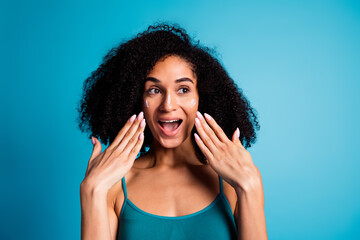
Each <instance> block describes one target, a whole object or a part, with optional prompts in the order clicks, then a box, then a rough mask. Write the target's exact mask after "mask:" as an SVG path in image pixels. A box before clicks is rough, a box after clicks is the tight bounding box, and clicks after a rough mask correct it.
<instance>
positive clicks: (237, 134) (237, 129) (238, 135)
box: [236, 128, 240, 138]
mask: <svg viewBox="0 0 360 240" xmlns="http://www.w3.org/2000/svg"><path fill="white" fill-rule="evenodd" d="M236 137H237V138H239V137H240V130H239V128H236Z"/></svg>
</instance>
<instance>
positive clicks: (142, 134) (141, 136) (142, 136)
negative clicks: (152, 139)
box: [139, 132, 144, 140]
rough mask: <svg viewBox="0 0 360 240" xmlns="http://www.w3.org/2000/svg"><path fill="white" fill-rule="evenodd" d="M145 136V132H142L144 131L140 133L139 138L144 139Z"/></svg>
mask: <svg viewBox="0 0 360 240" xmlns="http://www.w3.org/2000/svg"><path fill="white" fill-rule="evenodd" d="M143 138H144V132H142V133H141V134H140V136H139V140H143Z"/></svg>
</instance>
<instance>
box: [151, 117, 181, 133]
mask: <svg viewBox="0 0 360 240" xmlns="http://www.w3.org/2000/svg"><path fill="white" fill-rule="evenodd" d="M171 120H182V119H181V118H161V119H159V120H158V121H157V125H158V127H159V128H160V130H161V133H162V135H165V136H166V137H173V136H175V135H176V134H178V132H179V131H180V129H181V128H182V125H183V122H184V120H182V121H181V123H180V125H179V126H178V128H177V129H175V130H174V131H168V130H166V129H165V128H163V127H162V126H161V124H160V123H159V121H171Z"/></svg>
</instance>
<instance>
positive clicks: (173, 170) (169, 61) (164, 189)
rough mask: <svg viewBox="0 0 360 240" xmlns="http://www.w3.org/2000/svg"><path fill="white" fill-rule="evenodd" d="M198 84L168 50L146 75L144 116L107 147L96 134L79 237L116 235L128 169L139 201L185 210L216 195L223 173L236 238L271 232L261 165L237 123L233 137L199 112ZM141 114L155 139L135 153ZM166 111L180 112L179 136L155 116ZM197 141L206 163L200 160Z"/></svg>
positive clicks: (170, 212) (163, 210)
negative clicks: (241, 136)
mask: <svg viewBox="0 0 360 240" xmlns="http://www.w3.org/2000/svg"><path fill="white" fill-rule="evenodd" d="M196 84H197V79H196V76H195V75H194V73H193V71H192V68H191V65H190V64H188V63H187V62H186V61H185V60H183V59H182V58H180V57H178V56H166V57H164V58H163V59H161V60H160V61H158V63H157V64H156V65H155V66H154V68H153V69H152V71H150V73H149V74H148V76H146V82H145V91H144V93H143V101H144V105H143V114H144V116H143V115H142V113H140V114H139V115H138V116H137V117H136V118H135V117H132V118H130V119H129V121H128V122H127V123H126V124H125V126H124V127H123V129H121V130H120V132H119V134H118V136H117V137H116V138H115V140H114V142H113V143H112V144H111V145H110V146H109V147H108V148H107V149H106V150H105V151H104V152H103V153H101V144H100V142H99V141H98V140H97V139H96V138H94V143H95V144H94V149H93V153H92V156H91V158H90V160H89V164H88V169H87V171H86V175H85V178H84V180H83V182H82V184H81V187H80V196H81V207H82V239H116V232H117V224H118V219H119V216H120V212H121V208H122V205H123V202H124V195H123V188H122V183H121V178H122V177H124V176H125V179H126V185H127V190H128V198H129V199H130V200H131V201H132V202H133V203H134V204H135V205H136V206H138V207H139V208H140V209H142V210H143V211H146V212H149V213H152V214H155V215H161V216H183V215H188V214H191V213H194V212H197V211H200V210H201V209H203V208H205V207H206V206H208V205H209V204H210V203H211V202H212V201H213V200H214V199H215V198H216V196H217V195H218V194H219V183H218V175H219V176H221V177H222V178H223V179H224V182H223V184H224V193H225V196H226V198H227V199H228V201H229V204H230V206H231V208H232V211H233V213H234V216H235V219H236V222H237V227H238V229H239V233H240V234H239V236H238V239H267V234H266V226H265V216H264V197H263V188H262V182H261V176H260V173H259V171H258V169H257V168H256V166H255V165H254V164H253V162H252V159H251V156H250V154H249V153H248V152H247V151H246V150H245V149H244V147H243V146H242V145H241V142H240V141H239V137H238V136H239V134H240V133H239V131H238V130H235V132H234V135H233V138H232V139H231V140H230V139H228V138H227V137H226V135H225V134H224V132H223V131H222V129H221V128H220V127H219V126H218V125H217V123H216V121H215V120H214V119H212V118H211V116H209V115H207V114H205V117H204V116H203V115H202V114H201V113H199V112H197V110H198V103H199V96H198V92H197V85H196ZM144 117H145V119H146V124H147V126H148V127H149V128H150V130H151V132H152V134H153V137H154V141H153V143H152V145H151V147H150V150H149V152H148V153H147V154H146V155H144V156H142V157H141V158H138V159H137V160H136V161H134V160H135V157H136V155H137V153H138V152H139V150H140V147H141V145H142V143H143V135H142V134H143V130H144V127H145V120H144V119H143V118H144ZM164 118H165V119H182V124H181V126H180V127H179V131H178V133H177V134H176V135H175V136H168V135H166V134H164V132H163V131H162V130H161V128H160V127H159V124H158V120H159V119H164ZM194 126H195V127H196V129H197V131H198V133H199V135H195V139H196V143H194V142H192V140H191V130H192V128H193V127H194ZM194 144H197V145H198V146H199V148H200V149H201V151H202V152H203V153H204V155H205V156H206V158H207V160H208V162H209V164H207V165H203V164H202V163H200V162H199V160H198V159H197V157H196V154H195V148H194V147H195V146H194ZM154 176H156V178H155V177H154ZM154 202H156V203H157V204H153V203H154Z"/></svg>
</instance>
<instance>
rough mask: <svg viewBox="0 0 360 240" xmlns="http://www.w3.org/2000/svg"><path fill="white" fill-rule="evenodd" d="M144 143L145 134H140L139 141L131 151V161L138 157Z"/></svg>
mask: <svg viewBox="0 0 360 240" xmlns="http://www.w3.org/2000/svg"><path fill="white" fill-rule="evenodd" d="M143 143H144V132H142V133H140V135H139V137H138V141H137V142H136V144H135V146H134V147H133V149H131V151H130V154H129V159H134V160H135V158H136V156H137V155H138V154H139V152H140V149H141V147H142V145H143Z"/></svg>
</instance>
